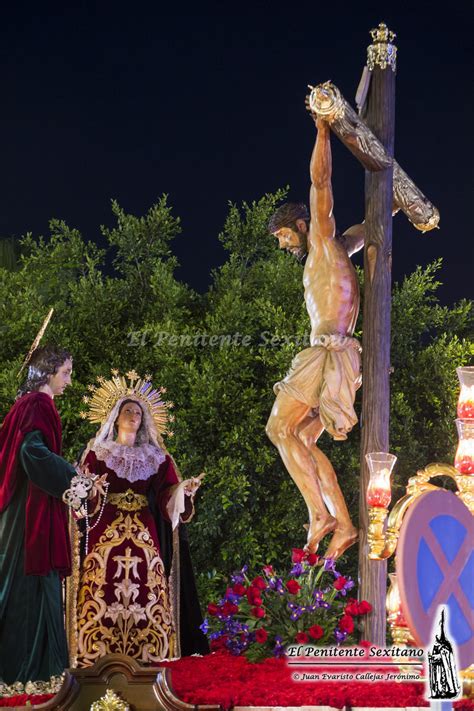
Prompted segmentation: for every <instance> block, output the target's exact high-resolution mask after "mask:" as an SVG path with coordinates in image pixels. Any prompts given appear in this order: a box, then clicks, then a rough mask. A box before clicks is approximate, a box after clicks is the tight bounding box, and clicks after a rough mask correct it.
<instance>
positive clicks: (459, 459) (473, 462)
mask: <svg viewBox="0 0 474 711" xmlns="http://www.w3.org/2000/svg"><path fill="white" fill-rule="evenodd" d="M456 427H457V430H458V435H459V444H458V448H457V450H456V456H455V458H454V466H455V467H456V469H457V470H458V472H459V473H460V474H470V475H472V474H474V419H471V420H456Z"/></svg>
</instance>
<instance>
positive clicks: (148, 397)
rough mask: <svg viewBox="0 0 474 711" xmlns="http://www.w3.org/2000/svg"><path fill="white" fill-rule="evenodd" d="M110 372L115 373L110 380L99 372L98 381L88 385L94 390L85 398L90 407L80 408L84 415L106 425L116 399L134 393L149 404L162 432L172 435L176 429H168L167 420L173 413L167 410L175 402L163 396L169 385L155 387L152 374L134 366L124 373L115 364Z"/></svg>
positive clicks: (139, 399)
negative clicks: (166, 400) (82, 409)
mask: <svg viewBox="0 0 474 711" xmlns="http://www.w3.org/2000/svg"><path fill="white" fill-rule="evenodd" d="M111 373H112V377H111V378H110V379H109V380H106V379H105V378H104V376H103V375H99V376H98V377H97V381H98V385H88V386H87V389H88V390H89V392H90V393H91V394H90V395H85V396H84V397H83V398H82V400H83V402H84V403H86V405H87V406H88V409H87V411H83V412H81V417H82V418H83V419H87V420H89V421H90V422H93V423H99V424H100V425H103V424H104V422H105V421H106V420H107V418H108V417H109V415H110V413H111V411H112V409H113V408H114V406H115V404H116V403H117V401H118V400H121V399H122V398H125V397H131V398H135V399H137V400H138V401H139V402H141V403H143V405H144V406H145V407H146V408H148V411H149V413H150V415H151V417H152V419H153V422H154V423H155V427H156V430H157V432H158V434H159V435H168V436H172V435H173V432H170V430H169V429H168V423H169V422H173V421H174V417H173V415H170V414H169V413H168V410H170V409H171V408H172V407H174V405H173V403H172V402H165V401H164V400H163V397H162V396H163V394H164V393H165V392H166V388H163V387H159V388H154V387H153V383H152V382H151V375H148V374H147V375H145V377H144V378H142V377H141V376H140V375H138V373H137V372H136V371H135V370H129V371H128V373H125V375H120V374H119V371H118V370H117V369H116V368H114V369H112V371H111Z"/></svg>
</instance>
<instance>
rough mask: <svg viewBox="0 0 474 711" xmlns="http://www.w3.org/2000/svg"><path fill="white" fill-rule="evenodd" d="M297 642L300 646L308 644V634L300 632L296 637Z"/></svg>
mask: <svg viewBox="0 0 474 711" xmlns="http://www.w3.org/2000/svg"><path fill="white" fill-rule="evenodd" d="M295 641H296V642H298V643H299V644H306V642H308V641H309V637H308V635H307V634H306V632H298V634H297V635H296V636H295Z"/></svg>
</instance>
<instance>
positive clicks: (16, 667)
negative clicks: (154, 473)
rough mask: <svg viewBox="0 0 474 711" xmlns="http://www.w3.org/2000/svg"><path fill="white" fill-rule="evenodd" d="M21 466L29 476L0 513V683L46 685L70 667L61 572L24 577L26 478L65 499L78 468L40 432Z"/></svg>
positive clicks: (29, 439) (26, 447) (26, 446)
mask: <svg viewBox="0 0 474 711" xmlns="http://www.w3.org/2000/svg"><path fill="white" fill-rule="evenodd" d="M20 462H21V467H22V469H23V471H24V472H25V474H26V477H23V483H22V484H21V485H20V486H18V488H17V490H16V492H15V494H14V496H13V498H12V500H11V502H10V504H9V506H8V507H7V508H6V509H5V511H4V512H3V513H1V514H0V680H1V681H3V682H4V683H6V684H8V685H10V684H13V683H15V682H22V683H23V684H25V683H26V682H27V681H40V680H42V681H47V680H49V679H50V677H51V676H57V675H60V674H62V672H63V671H64V669H65V668H66V667H67V666H69V660H68V652H67V644H66V633H65V630H64V614H63V603H62V588H61V581H60V578H59V574H58V573H57V572H56V571H52V572H50V573H49V574H48V575H25V574H24V533H25V505H26V491H27V486H28V479H29V480H30V481H31V482H33V483H34V484H35V485H36V486H38V487H40V488H41V489H43V491H45V492H46V493H48V494H49V495H50V496H55V497H57V498H61V497H62V495H63V492H64V491H65V490H66V489H68V488H69V486H70V481H71V478H72V477H73V476H74V475H75V470H74V467H73V466H72V465H71V464H69V463H68V462H66V460H65V459H63V458H62V457H60V456H58V455H57V454H54V453H53V452H51V451H50V450H49V449H48V448H47V447H46V445H45V443H44V440H43V436H42V434H41V432H39V431H38V430H36V431H34V432H29V433H28V434H27V435H26V437H25V439H24V440H23V443H22V445H21V449H20Z"/></svg>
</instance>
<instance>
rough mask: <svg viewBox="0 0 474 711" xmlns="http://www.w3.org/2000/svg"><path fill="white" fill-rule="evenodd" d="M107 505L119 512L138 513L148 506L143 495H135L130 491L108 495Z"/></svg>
mask: <svg viewBox="0 0 474 711" xmlns="http://www.w3.org/2000/svg"><path fill="white" fill-rule="evenodd" d="M109 503H110V504H113V505H114V506H116V507H117V508H118V509H120V510H121V511H139V510H140V509H143V508H145V506H148V499H147V498H146V496H145V495H144V494H136V493H135V492H134V491H133V490H132V489H127V491H124V492H121V493H120V494H110V495H109Z"/></svg>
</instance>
